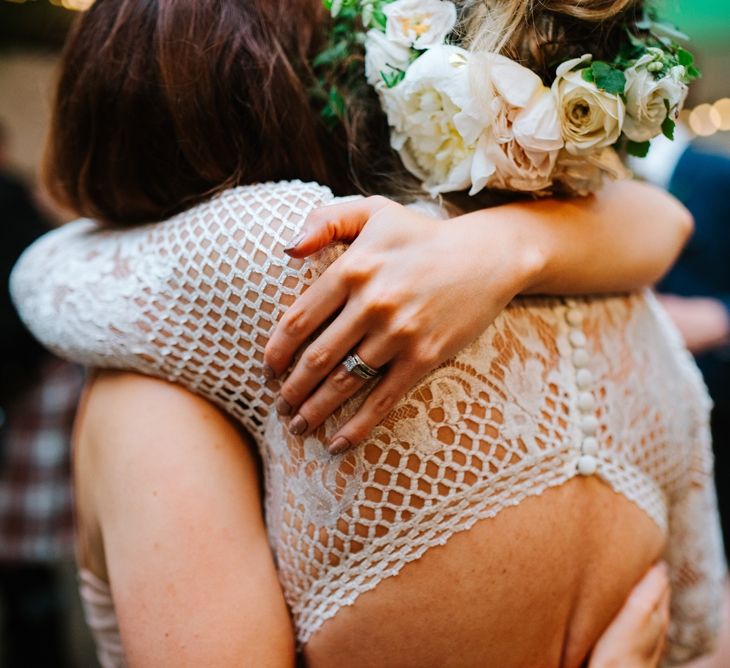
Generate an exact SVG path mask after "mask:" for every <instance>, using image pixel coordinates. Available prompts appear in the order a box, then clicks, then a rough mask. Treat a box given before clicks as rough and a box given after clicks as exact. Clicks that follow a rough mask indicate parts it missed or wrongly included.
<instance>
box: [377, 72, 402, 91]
mask: <svg viewBox="0 0 730 668" xmlns="http://www.w3.org/2000/svg"><path fill="white" fill-rule="evenodd" d="M380 76H381V77H382V78H383V81H384V82H385V85H386V86H387V87H388V88H395V87H396V86H397V85H398V84H399V83H400V82H401V81H403V79H405V78H406V73H405V72H404V71H403V70H392V71H390V72H381V73H380Z"/></svg>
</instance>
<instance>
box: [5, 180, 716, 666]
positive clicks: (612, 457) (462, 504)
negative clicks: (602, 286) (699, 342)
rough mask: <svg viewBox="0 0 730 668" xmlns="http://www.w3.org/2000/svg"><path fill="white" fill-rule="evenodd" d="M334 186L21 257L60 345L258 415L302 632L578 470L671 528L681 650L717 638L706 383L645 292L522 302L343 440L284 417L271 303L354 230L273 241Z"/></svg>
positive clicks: (38, 322) (57, 240)
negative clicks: (336, 447)
mask: <svg viewBox="0 0 730 668" xmlns="http://www.w3.org/2000/svg"><path fill="white" fill-rule="evenodd" d="M332 200H333V198H332V195H331V193H330V192H329V191H328V190H327V189H325V188H322V187H320V186H317V185H313V184H303V183H299V182H291V183H281V184H265V185H259V186H250V187H243V188H237V189H235V190H231V191H228V192H227V193H225V194H223V195H222V196H220V197H217V198H215V199H214V200H212V201H210V202H208V203H206V204H203V205H201V206H198V207H196V208H194V209H192V210H191V211H189V212H187V213H185V214H182V215H179V216H177V217H175V218H173V219H171V220H169V221H167V222H164V223H160V224H156V225H149V226H145V227H140V228H135V229H132V230H126V231H100V230H98V229H96V227H95V226H94V225H93V224H92V223H91V222H89V221H80V222H77V223H74V224H71V225H68V226H66V227H64V228H62V229H60V230H58V231H56V232H53V233H51V234H49V235H47V236H46V237H45V238H44V239H42V240H40V241H39V242H37V243H36V244H35V245H34V246H33V247H32V248H31V249H30V250H29V251H28V252H27V253H26V254H25V255H24V256H23V258H22V259H21V261H20V263H19V265H18V267H17V268H16V270H15V272H14V274H13V277H12V291H13V295H14V298H15V300H16V303H17V304H18V306H19V310H20V312H21V314H22V316H23V318H24V319H25V321H26V322H27V323H28V325H29V326H30V327H31V329H32V330H33V332H34V333H35V334H36V336H37V337H38V338H39V339H40V340H41V341H43V342H44V343H45V344H46V345H48V346H49V347H50V348H51V349H52V350H54V352H56V353H57V354H59V355H61V356H62V357H66V358H69V359H72V360H74V361H77V362H80V363H83V364H86V365H89V366H96V367H106V368H125V369H132V370H137V371H140V372H143V373H147V374H151V375H154V376H158V377H161V378H165V379H167V380H171V381H175V382H178V383H181V384H182V385H184V386H185V387H187V388H189V389H191V390H192V391H194V392H197V393H199V394H201V395H203V396H205V397H207V398H208V399H210V400H212V401H213V402H215V403H216V404H217V405H219V406H220V407H222V408H223V410H225V411H226V412H228V413H229V414H231V415H233V416H234V417H235V418H236V419H238V420H239V422H240V423H241V424H242V425H243V426H244V427H245V428H246V429H247V430H248V431H249V432H250V433H251V435H252V436H253V437H254V439H255V440H256V442H257V444H258V447H259V449H260V452H261V455H262V458H263V461H264V466H265V472H266V490H267V494H266V506H267V524H268V527H269V533H270V538H271V543H272V546H273V549H274V551H275V554H276V557H277V561H278V565H279V570H280V577H281V581H282V585H283V588H284V591H285V595H286V597H287V601H288V602H289V605H290V606H291V609H292V612H293V616H294V620H295V624H296V628H297V634H298V638H299V640H300V642H301V643H306V642H307V640H308V639H309V638H310V637H311V635H312V634H313V633H314V632H315V631H316V630H317V629H318V628H319V627H320V626H321V625H322V624H323V623H324V621H326V620H327V619H329V618H331V617H332V616H334V615H335V614H336V613H337V611H338V610H339V609H340V608H341V607H342V606H345V605H350V604H352V603H353V602H354V601H355V600H356V598H357V597H358V596H359V595H360V594H361V593H363V592H365V591H368V590H370V589H373V588H374V587H376V586H377V584H378V583H379V582H381V581H382V580H383V579H384V578H386V577H390V576H393V575H395V574H397V573H398V572H399V571H400V569H401V568H403V566H404V565H405V564H407V563H409V562H411V561H413V560H415V559H418V558H419V557H420V556H421V555H422V554H423V553H424V552H425V551H426V550H428V549H429V548H430V547H433V546H435V545H441V544H443V543H445V542H446V541H447V540H448V539H449V537H450V536H452V535H453V534H454V533H456V532H459V531H464V530H467V529H469V528H470V527H471V526H472V525H473V524H474V523H475V522H477V521H478V520H481V519H484V518H488V517H492V516H494V515H495V514H497V513H498V512H499V511H500V510H502V509H504V508H506V507H509V506H514V505H517V504H519V503H520V502H521V501H522V500H523V499H525V498H528V497H531V496H536V495H539V494H541V493H542V492H543V491H544V490H546V489H548V488H550V487H555V486H557V485H561V484H563V483H565V482H566V481H568V480H570V479H571V478H573V477H575V476H577V475H597V476H599V477H600V478H601V479H603V480H604V481H605V482H606V483H607V484H608V485H610V486H611V487H612V488H613V489H614V490H615V491H617V492H619V493H621V494H623V495H625V496H626V497H627V498H628V499H630V500H631V501H633V502H634V503H636V504H637V505H638V506H639V507H640V508H642V509H643V510H644V511H645V512H646V513H647V514H648V515H649V516H650V517H651V518H652V520H654V522H656V524H657V525H658V526H659V527H660V528H661V529H662V530H664V531H665V532H666V533H667V535H668V547H667V552H666V559H667V560H668V562H669V564H670V569H671V577H672V587H673V598H672V628H671V633H670V660H671V661H672V662H682V661H685V660H687V659H688V658H689V657H691V656H694V655H697V654H699V653H702V652H704V651H706V650H707V649H708V648H709V646H710V645H711V643H712V640H713V637H714V634H715V631H716V628H717V624H718V621H719V620H718V614H719V609H720V592H721V583H722V578H723V576H724V572H725V566H724V560H723V556H722V546H721V540H720V533H719V525H718V520H717V508H716V500H715V495H714V494H715V492H714V486H713V481H712V455H711V449H710V441H709V436H708V433H709V432H708V426H707V418H708V411H709V400H708V398H707V395H706V392H705V390H704V386H703V385H702V381H701V379H700V377H699V375H698V372H697V370H696V368H695V367H694V364H693V362H692V361H691V359H690V358H689V356H688V353H687V352H686V351H685V350H684V349H683V347H682V345H681V343H680V341H679V339H678V336H677V334H676V332H675V331H674V329H673V328H672V326H671V325H670V324H669V322H668V321H667V319H666V318H665V316H664V314H663V312H662V311H661V309H660V308H659V307H658V305H657V304H656V302H655V300H654V299H653V297H652V296H651V295H649V294H648V293H647V294H639V295H633V296H620V297H612V298H604V299H576V300H562V299H557V298H533V299H519V300H516V301H515V302H514V303H513V304H512V305H511V306H510V307H509V308H508V309H507V310H506V311H505V312H504V313H503V314H502V315H500V316H499V318H498V319H497V321H496V322H495V323H494V325H493V326H492V327H490V328H489V330H487V332H485V333H484V334H483V335H482V336H481V337H480V338H479V339H478V340H477V341H475V342H474V343H473V344H472V345H471V346H469V347H468V348H467V349H466V350H464V351H462V353H460V354H459V355H458V356H457V357H456V358H454V359H452V360H450V361H449V362H447V363H446V364H444V365H442V366H441V367H439V368H438V369H436V370H435V371H434V372H432V373H431V374H430V375H429V376H428V377H427V378H426V379H425V380H424V381H422V382H421V384H420V385H419V386H418V387H416V388H415V389H413V390H412V391H411V392H409V394H408V395H407V396H406V397H405V398H404V399H403V401H401V402H400V404H399V405H398V406H397V407H396V408H395V410H394V411H393V412H392V413H391V414H390V416H389V417H388V418H387V420H385V421H384V422H383V423H382V424H381V425H380V426H379V427H378V428H377V429H376V430H375V431H374V432H373V434H372V435H371V437H370V438H369V439H368V441H367V442H366V443H365V444H364V446H362V447H360V448H358V449H357V450H355V451H353V452H350V453H348V454H346V455H343V456H341V457H337V458H332V457H330V456H329V455H328V454H326V452H325V450H324V448H323V447H322V442H323V439H325V438H327V437H328V436H329V435H331V434H332V433H334V430H335V428H336V425H337V424H338V423H339V422H340V421H341V420H342V419H344V418H346V417H347V416H348V415H350V414H352V413H353V412H354V411H355V410H356V408H357V406H358V404H359V401H361V399H358V398H355V399H354V400H352V401H351V402H349V403H348V404H347V405H346V406H345V407H344V408H343V409H342V411H340V414H339V415H337V416H335V417H334V418H333V419H332V420H330V421H328V422H327V423H326V424H325V426H324V427H323V428H322V429H321V430H319V432H318V433H316V434H315V435H314V436H313V437H310V438H306V439H302V438H295V437H292V436H289V435H288V433H286V432H285V430H284V429H283V428H282V426H281V424H280V422H279V420H278V419H277V418H276V416H275V415H273V414H272V411H271V406H272V404H273V401H274V397H275V390H276V388H275V387H273V388H272V387H268V386H267V385H266V384H264V383H263V382H262V380H261V378H260V365H261V361H262V359H263V349H264V346H265V343H266V341H267V338H268V335H269V332H270V330H271V328H272V325H273V323H274V322H276V321H277V320H278V318H279V317H280V315H281V314H282V312H283V310H284V309H286V307H287V306H288V305H290V304H291V303H292V301H293V300H294V299H295V298H296V296H297V295H299V294H300V293H301V292H302V290H303V289H305V287H306V286H307V285H309V284H310V283H311V281H312V280H313V278H314V277H316V276H317V275H318V274H319V273H320V272H321V271H322V270H323V269H324V268H325V267H326V266H327V265H328V264H329V262H331V261H332V260H333V259H334V258H335V257H336V256H337V255H338V254H339V253H340V252H341V250H342V249H336V248H335V249H329V250H328V251H327V252H324V253H323V254H322V255H321V256H320V257H319V258H318V259H317V260H315V261H314V262H312V263H307V264H305V265H302V264H301V263H297V262H295V261H292V260H290V259H288V258H287V257H286V256H285V255H284V254H283V252H282V251H283V248H284V247H285V246H286V243H287V242H288V241H289V240H290V239H291V238H292V237H293V236H294V235H295V233H296V232H297V230H298V228H299V226H300V224H301V222H302V221H303V219H304V217H305V216H306V214H307V213H308V212H309V211H310V210H311V209H312V208H313V207H315V206H319V205H322V204H325V203H329V202H331V201H332Z"/></svg>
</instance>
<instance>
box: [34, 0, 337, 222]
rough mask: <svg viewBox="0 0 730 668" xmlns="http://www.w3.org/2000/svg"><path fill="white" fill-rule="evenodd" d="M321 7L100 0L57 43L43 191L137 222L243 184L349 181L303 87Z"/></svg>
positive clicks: (234, 0) (309, 2)
mask: <svg viewBox="0 0 730 668" xmlns="http://www.w3.org/2000/svg"><path fill="white" fill-rule="evenodd" d="M320 14H321V7H320V2H319V0H97V2H96V3H94V5H93V6H92V7H91V8H90V9H89V10H88V11H87V12H85V13H84V14H82V15H81V16H80V17H79V18H78V20H77V22H76V23H75V25H74V26H73V28H72V31H71V34H70V36H69V38H68V41H67V44H66V47H65V51H64V54H63V58H62V64H61V74H60V79H59V83H58V88H57V94H56V100H55V105H54V110H53V118H52V122H51V130H50V135H49V141H48V143H47V150H46V158H45V169H44V181H45V184H46V187H47V189H48V191H49V192H50V194H51V195H52V196H53V197H54V198H55V199H56V200H57V201H58V202H59V203H60V204H62V205H64V206H66V207H67V208H70V209H72V210H74V211H75V212H76V213H78V214H80V215H84V216H89V217H93V218H97V219H99V220H101V221H102V222H106V223H117V224H135V223H141V222H147V221H153V220H159V219H162V218H165V217H167V216H169V215H171V214H173V213H176V212H179V211H181V210H183V209H186V208H189V207H190V206H191V205H193V204H196V203H197V202H200V201H202V200H203V199H205V198H207V197H210V196H211V195H213V194H215V193H217V192H219V191H221V190H224V189H226V188H229V187H232V186H236V185H240V184H245V183H252V182H258V181H269V180H283V179H295V178H300V179H305V180H306V179H311V180H315V181H319V182H320V183H324V184H327V185H330V186H331V187H333V189H334V190H335V191H340V192H341V191H345V190H348V189H349V182H348V180H347V165H346V151H345V150H344V148H343V147H337V146H332V145H331V143H332V142H335V143H336V142H337V141H339V139H338V137H337V136H334V137H333V136H330V137H329V139H330V142H328V141H327V137H325V129H324V127H323V125H322V124H321V123H320V119H319V116H318V114H317V112H316V111H315V110H313V109H312V107H311V105H310V99H309V98H310V96H309V93H308V87H309V84H310V82H311V80H312V75H311V72H310V70H309V66H308V63H309V62H310V60H311V56H312V53H313V52H316V50H317V48H318V47H319V44H318V35H319V33H320V31H319V26H320V23H321V18H322V17H321V15H320ZM328 143H330V146H328Z"/></svg>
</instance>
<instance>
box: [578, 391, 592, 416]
mask: <svg viewBox="0 0 730 668" xmlns="http://www.w3.org/2000/svg"><path fill="white" fill-rule="evenodd" d="M595 407H596V400H595V399H594V398H593V395H592V394H591V393H590V392H581V393H580V394H579V395H578V408H580V409H581V410H582V411H584V412H588V411H592V410H593V409H594V408H595Z"/></svg>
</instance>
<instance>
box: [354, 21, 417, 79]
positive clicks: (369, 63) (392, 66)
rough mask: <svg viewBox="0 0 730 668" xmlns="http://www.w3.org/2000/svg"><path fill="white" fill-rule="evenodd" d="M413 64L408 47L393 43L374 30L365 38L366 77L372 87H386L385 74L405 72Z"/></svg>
mask: <svg viewBox="0 0 730 668" xmlns="http://www.w3.org/2000/svg"><path fill="white" fill-rule="evenodd" d="M410 62H411V50H410V49H409V48H408V47H407V46H403V45H402V44H397V43H396V42H391V41H390V40H389V39H388V38H387V37H386V36H385V35H384V34H383V33H382V32H381V31H380V30H376V29H375V28H373V29H372V30H369V31H368V33H367V36H366V37H365V76H366V77H367V80H368V83H369V84H370V85H371V86H375V87H376V88H377V87H380V86H385V81H384V80H383V74H386V75H388V74H393V75H394V74H397V73H398V71H400V70H402V71H405V70H406V69H408V65H409V64H410Z"/></svg>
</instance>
